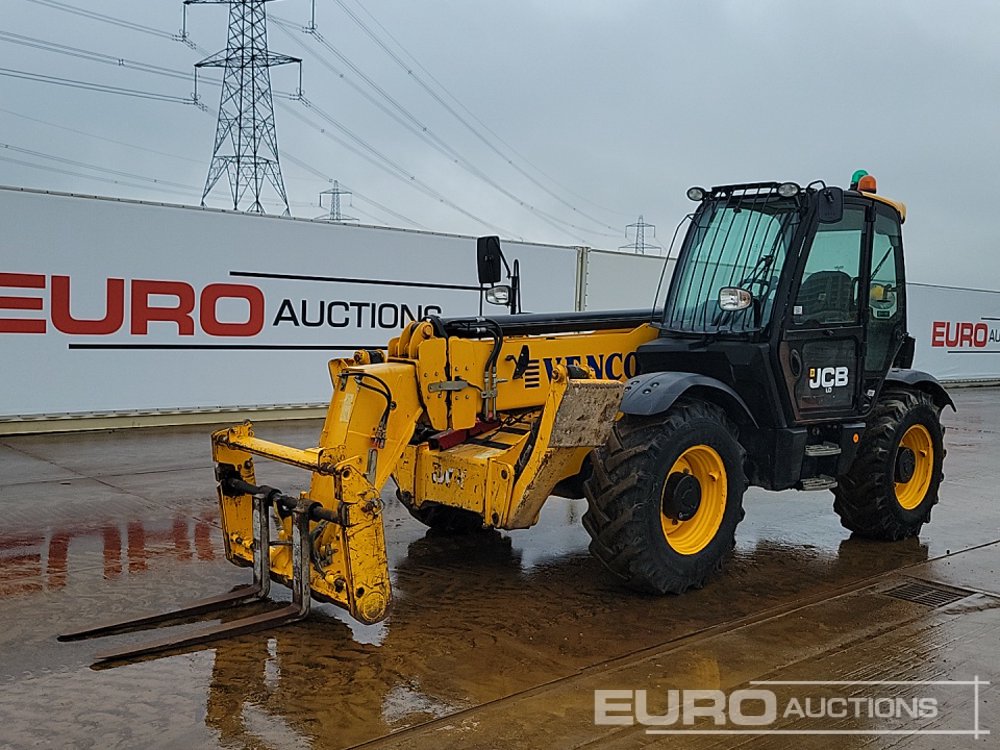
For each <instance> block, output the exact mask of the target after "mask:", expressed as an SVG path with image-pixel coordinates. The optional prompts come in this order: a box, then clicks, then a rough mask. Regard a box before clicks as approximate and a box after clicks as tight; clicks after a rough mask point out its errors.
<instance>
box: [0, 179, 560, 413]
mask: <svg viewBox="0 0 1000 750" xmlns="http://www.w3.org/2000/svg"><path fill="white" fill-rule="evenodd" d="M0 226H2V227H3V231H2V232H0V353H2V361H3V388H2V389H0V419H2V418H3V417H18V416H30V415H41V414H66V413H93V412H118V411H133V412H134V411H138V412H146V411H157V410H173V409H216V408H239V407H245V406H261V405H276V404H315V403H322V402H325V401H326V400H328V399H329V395H330V382H329V377H328V375H327V368H326V362H327V360H328V359H330V358H331V357H338V356H350V355H351V354H352V353H353V352H354V351H355V350H356V349H359V348H377V347H384V346H385V345H386V343H387V342H388V341H389V339H390V338H392V337H393V336H395V335H397V333H398V332H399V330H400V329H401V328H402V327H403V325H405V324H406V323H407V322H408V321H410V320H414V319H419V318H420V317H422V316H424V315H428V314H436V315H443V316H455V315H475V314H477V313H478V311H479V285H478V279H477V271H476V253H475V246H476V243H475V239H474V238H469V237H458V236H452V235H440V234H432V233H423V232H409V231H402V230H392V229H379V228H371V227H354V226H345V225H335V224H329V223H325V222H314V221H303V220H297V219H285V218H280V217H271V216H247V215H245V214H237V213H232V212H223V211H215V210H203V209H196V208H189V207H176V206H161V205H154V204H145V203H136V202H125V201H115V200H107V199H94V198H87V197H81V196H70V195H54V194H46V193H39V192H33V191H21V190H12V189H0ZM504 252H505V254H506V255H507V257H508V258H509V259H511V260H513V259H514V258H517V259H519V260H520V265H521V272H522V278H523V293H522V294H523V298H524V300H525V301H526V302H527V301H529V300H530V302H531V305H530V307H531V309H533V310H537V311H553V310H560V309H564V310H572V309H573V308H574V302H575V294H576V268H577V250H576V249H575V248H569V247H558V246H551V245H532V244H527V243H517V242H505V243H504ZM490 309H491V310H492V311H494V312H502V308H495V307H491V308H490Z"/></svg>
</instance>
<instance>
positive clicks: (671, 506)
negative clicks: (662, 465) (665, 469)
mask: <svg viewBox="0 0 1000 750" xmlns="http://www.w3.org/2000/svg"><path fill="white" fill-rule="evenodd" d="M699 507H701V482H699V481H698V478H697V477H696V476H694V475H693V474H686V473H682V472H679V471H675V472H673V473H672V474H671V475H670V476H669V477H667V484H666V487H664V492H663V508H662V510H663V515H664V516H666V517H667V518H669V519H670V520H671V521H673V522H674V523H680V522H681V521H690V520H691V519H692V518H694V516H695V514H696V513H697V512H698V508H699Z"/></svg>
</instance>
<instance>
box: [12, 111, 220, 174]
mask: <svg viewBox="0 0 1000 750" xmlns="http://www.w3.org/2000/svg"><path fill="white" fill-rule="evenodd" d="M0 112H4V113H5V114H8V115H13V116H14V117H20V118H21V119H22V120H28V121H29V122H36V123H38V124H40V125H47V126H48V127H50V128H57V129H58V130H65V131H66V132H68V133H76V134H77V135H82V136H84V137H86V138H93V139H95V140H98V141H105V142H106V143H113V144H115V145H117V146H124V147H125V148H133V149H136V150H137V151H147V152H149V153H151V154H157V155H159V156H166V157H169V158H171V159H178V160H180V161H187V162H191V163H192V164H201V163H202V162H201V159H192V158H191V157H189V156H179V155H178V154H169V153H167V152H166V151H157V150H156V149H154V148H147V147H145V146H137V145H136V144H134V143H127V142H125V141H120V140H117V139H115V138H107V137H105V136H103V135H96V134H95V133H88V132H86V131H84V130H77V129H76V128H71V127H68V126H66V125H58V124H56V123H54V122H49V121H48V120H42V119H39V118H37V117H29V116H28V115H25V114H22V113H20V112H14V111H13V110H10V109H4V108H3V107H0Z"/></svg>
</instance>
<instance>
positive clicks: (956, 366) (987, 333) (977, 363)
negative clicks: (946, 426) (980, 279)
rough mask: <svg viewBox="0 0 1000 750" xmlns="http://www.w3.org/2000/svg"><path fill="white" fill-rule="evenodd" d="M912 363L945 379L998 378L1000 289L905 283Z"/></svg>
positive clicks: (999, 363)
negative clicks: (913, 348) (913, 349)
mask: <svg viewBox="0 0 1000 750" xmlns="http://www.w3.org/2000/svg"><path fill="white" fill-rule="evenodd" d="M906 293H907V316H908V323H909V329H910V335H911V336H914V337H915V338H916V339H917V350H916V356H915V357H914V360H913V366H914V367H915V368H917V369H920V370H925V371H927V372H929V373H931V374H933V375H936V376H937V377H938V378H940V379H942V380H1000V292H993V291H985V290H980V289H959V288H956V287H946V286H936V285H932V284H907V285H906Z"/></svg>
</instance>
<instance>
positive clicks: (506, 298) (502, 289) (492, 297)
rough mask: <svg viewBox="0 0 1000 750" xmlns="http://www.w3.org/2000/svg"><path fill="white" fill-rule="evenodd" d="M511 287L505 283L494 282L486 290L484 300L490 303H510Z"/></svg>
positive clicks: (505, 304)
mask: <svg viewBox="0 0 1000 750" xmlns="http://www.w3.org/2000/svg"><path fill="white" fill-rule="evenodd" d="M510 297H511V288H510V286H509V285H507V284H496V285H495V286H491V287H490V288H489V289H487V290H486V301H487V302H489V303H490V304H491V305H504V306H507V305H509V304H510Z"/></svg>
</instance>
